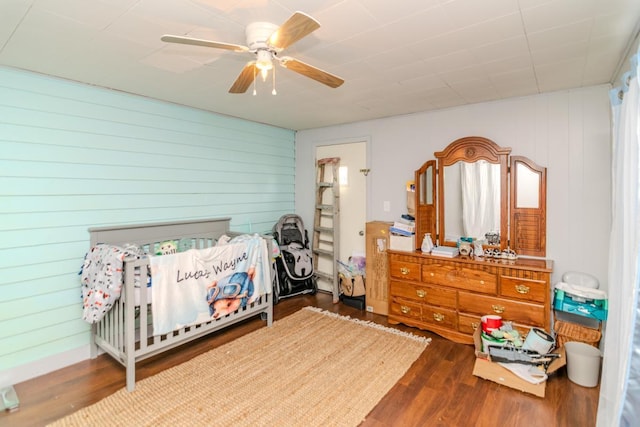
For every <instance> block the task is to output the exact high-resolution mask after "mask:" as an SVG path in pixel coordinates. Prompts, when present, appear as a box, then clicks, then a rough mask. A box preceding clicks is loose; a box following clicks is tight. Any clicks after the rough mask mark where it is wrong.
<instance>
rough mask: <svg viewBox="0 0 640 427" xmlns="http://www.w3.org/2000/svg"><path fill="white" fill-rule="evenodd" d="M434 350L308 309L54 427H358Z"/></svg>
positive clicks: (421, 342)
mask: <svg viewBox="0 0 640 427" xmlns="http://www.w3.org/2000/svg"><path fill="white" fill-rule="evenodd" d="M428 342H429V340H428V339H426V338H423V337H418V336H415V335H411V334H407V333H404V332H401V331H397V330H395V329H391V328H386V327H383V326H380V325H376V324H374V323H370V322H363V321H360V320H356V319H350V318H348V317H342V316H338V315H336V314H333V313H329V312H327V311H322V310H320V309H317V308H312V307H306V308H304V309H301V310H300V311H298V312H296V313H294V314H292V315H290V316H288V317H286V318H284V319H282V320H279V321H276V322H274V323H273V326H272V327H264V328H261V329H259V330H257V331H254V332H252V333H250V334H248V335H245V336H242V337H240V338H238V339H236V340H234V341H232V342H230V343H227V344H225V345H223V346H220V347H218V348H215V349H213V350H211V351H209V352H207V353H205V354H202V355H200V356H197V357H195V358H193V359H191V360H189V361H187V362H185V363H183V364H181V365H178V366H175V367H173V368H170V369H167V370H165V371H163V372H161V373H159V374H157V375H155V376H153V377H150V378H146V379H144V380H142V381H139V382H137V383H136V388H135V390H134V391H133V392H131V393H129V392H127V391H126V389H124V388H123V389H121V390H120V391H118V392H116V393H114V394H112V395H111V396H109V397H107V398H105V399H103V400H101V401H100V402H97V403H95V404H94V405H91V406H89V407H86V408H83V409H81V410H79V411H77V412H75V413H73V414H71V415H69V416H67V417H65V418H62V419H61V420H58V421H56V422H55V423H53V424H51V425H52V426H103V425H104V426H252V427H254V426H278V427H279V426H305V427H306V426H323V427H324V426H357V425H358V424H359V423H360V422H362V420H364V418H365V417H366V415H367V414H368V413H369V412H370V411H371V409H373V407H374V406H375V405H376V404H377V403H378V402H379V401H380V399H382V397H383V396H384V395H385V394H386V393H387V392H388V391H389V389H391V387H392V386H393V385H394V384H395V383H396V382H397V381H398V380H399V379H400V378H401V377H402V376H403V375H404V373H405V372H406V371H407V369H409V367H410V366H411V364H412V363H413V362H414V361H415V360H416V359H417V358H418V357H419V356H420V354H421V353H422V352H423V351H424V349H425V348H426V346H427V344H428Z"/></svg>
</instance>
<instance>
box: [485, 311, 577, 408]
mask: <svg viewBox="0 0 640 427" xmlns="http://www.w3.org/2000/svg"><path fill="white" fill-rule="evenodd" d="M481 325H482V326H481V327H480V328H478V329H477V330H476V333H475V334H474V342H475V347H476V363H475V366H474V368H473V375H475V376H478V377H481V378H484V379H487V380H490V381H494V382H497V383H499V384H503V385H506V386H508V387H511V388H515V389H518V390H521V391H524V392H526V393H531V394H534V395H536V396H540V397H544V394H545V388H546V382H547V379H548V375H549V374H551V373H553V372H555V371H556V370H558V369H559V368H560V367H562V366H564V364H565V363H566V361H565V357H564V355H563V354H562V352H560V351H554V348H555V340H554V338H553V336H552V335H551V334H549V333H547V332H546V331H544V330H542V329H538V328H532V329H530V330H529V331H528V332H527V334H526V336H524V335H522V334H521V332H520V331H518V330H517V329H516V328H514V327H513V325H512V323H511V322H508V321H503V320H502V318H501V317H500V316H496V315H487V316H482V319H481Z"/></svg>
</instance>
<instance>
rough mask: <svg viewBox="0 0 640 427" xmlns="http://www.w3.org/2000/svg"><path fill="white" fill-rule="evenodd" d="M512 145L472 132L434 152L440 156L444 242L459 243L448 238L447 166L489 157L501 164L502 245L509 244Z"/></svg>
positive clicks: (441, 237) (440, 235)
mask: <svg viewBox="0 0 640 427" xmlns="http://www.w3.org/2000/svg"><path fill="white" fill-rule="evenodd" d="M509 153H511V148H502V147H500V146H499V145H498V144H496V143H495V142H493V141H491V140H490V139H487V138H482V137H480V136H469V137H466V138H460V139H457V140H455V141H453V142H452V143H451V144H449V145H448V146H447V148H445V149H444V150H443V151H437V152H435V153H434V155H435V156H436V159H438V175H439V179H438V194H439V195H440V196H441V197H439V200H438V222H439V224H438V225H439V227H438V228H439V230H438V240H439V242H440V244H441V245H445V246H456V245H457V242H455V241H447V240H445V239H444V236H446V234H445V221H444V218H445V216H444V212H445V201H444V196H443V195H444V181H445V179H444V168H445V166H451V165H453V164H454V163H457V162H468V163H474V162H477V161H478V160H486V161H487V162H489V163H495V164H498V165H500V249H504V248H506V247H507V238H508V232H507V212H508V211H507V209H508V208H507V207H508V194H509V193H508V186H507V185H508V177H507V174H508V165H509V163H508V159H509Z"/></svg>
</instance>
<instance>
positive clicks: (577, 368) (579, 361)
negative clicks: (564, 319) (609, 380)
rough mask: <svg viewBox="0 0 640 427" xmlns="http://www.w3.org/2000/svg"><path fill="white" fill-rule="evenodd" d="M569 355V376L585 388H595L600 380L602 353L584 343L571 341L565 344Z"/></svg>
mask: <svg viewBox="0 0 640 427" xmlns="http://www.w3.org/2000/svg"><path fill="white" fill-rule="evenodd" d="M564 349H565V352H566V354H567V375H568V376H569V379H570V380H571V381H572V382H574V383H576V384H578V385H581V386H583V387H595V386H597V385H598V381H599V379H600V362H601V359H602V352H600V350H599V349H597V348H595V347H594V346H592V345H589V344H585V343H583V342H576V341H569V342H567V343H565V344H564Z"/></svg>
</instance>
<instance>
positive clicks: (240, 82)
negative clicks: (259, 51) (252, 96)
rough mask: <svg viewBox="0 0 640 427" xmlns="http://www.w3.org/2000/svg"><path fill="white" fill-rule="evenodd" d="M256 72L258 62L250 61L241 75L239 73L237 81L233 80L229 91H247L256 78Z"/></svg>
mask: <svg viewBox="0 0 640 427" xmlns="http://www.w3.org/2000/svg"><path fill="white" fill-rule="evenodd" d="M256 72H257V69H256V62H255V61H251V62H248V63H247V65H245V66H244V68H243V69H242V71H241V72H240V75H238V78H237V79H236V81H235V82H233V86H231V89H229V93H245V92H246V91H247V89H249V86H251V83H253V80H254V79H255V78H256Z"/></svg>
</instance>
